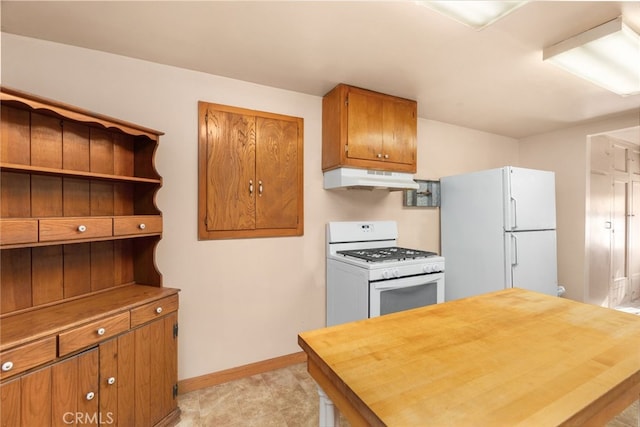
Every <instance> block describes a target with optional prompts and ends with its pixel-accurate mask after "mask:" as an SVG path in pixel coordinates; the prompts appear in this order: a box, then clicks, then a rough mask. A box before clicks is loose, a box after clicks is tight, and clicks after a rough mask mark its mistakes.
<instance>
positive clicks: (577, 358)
mask: <svg viewBox="0 0 640 427" xmlns="http://www.w3.org/2000/svg"><path fill="white" fill-rule="evenodd" d="M298 342H299V344H300V346H301V347H302V348H303V349H304V350H305V352H306V353H307V354H308V357H309V372H310V374H311V375H312V376H313V377H314V379H316V381H318V383H319V384H320V386H321V387H322V388H323V389H324V390H325V392H326V393H327V394H328V395H329V397H330V398H331V399H332V400H333V401H334V403H335V404H336V406H337V407H338V409H339V410H340V411H341V412H343V413H344V414H345V415H346V416H347V418H349V421H351V422H352V424H353V425H386V426H403V427H404V426H422V425H430V426H454V425H455V426H516V425H523V426H524V425H529V426H557V425H580V426H585V425H602V424H604V423H605V422H606V421H607V420H608V419H610V418H612V417H613V416H615V415H616V414H618V413H619V412H621V411H622V410H623V409H624V408H626V407H627V406H629V404H631V403H632V402H633V401H634V400H636V399H638V397H639V396H640V316H634V315H631V314H628V313H622V312H618V311H615V310H612V309H608V308H603V307H597V306H593V305H588V304H583V303H578V302H575V301H571V300H567V299H563V298H556V297H550V296H546V295H542V294H539V293H535V292H530V291H525V290H521V289H508V290H504V291H499V292H495V293H490V294H485V295H481V296H477V297H472V298H466V299H461V300H457V301H452V302H447V303H444V304H438V305H432V306H428V307H424V308H419V309H415V310H409V311H404V312H400V313H394V314H390V315H387V316H382V317H377V318H372V319H367V320H363V321H358V322H352V323H348V324H343V325H338V326H334V327H330V328H324V329H319V330H316V331H310V332H305V333H302V334H300V335H299V338H298ZM354 413H355V414H354ZM350 414H351V415H350Z"/></svg>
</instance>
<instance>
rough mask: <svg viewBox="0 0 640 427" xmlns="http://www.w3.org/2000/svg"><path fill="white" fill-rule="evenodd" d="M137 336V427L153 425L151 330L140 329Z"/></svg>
mask: <svg viewBox="0 0 640 427" xmlns="http://www.w3.org/2000/svg"><path fill="white" fill-rule="evenodd" d="M134 334H135V345H134V347H135V377H134V378H135V384H136V386H135V387H136V391H135V425H150V424H151V414H150V405H151V365H150V362H151V341H150V340H151V329H150V328H149V326H143V327H141V328H138V329H136V330H135V332H134Z"/></svg>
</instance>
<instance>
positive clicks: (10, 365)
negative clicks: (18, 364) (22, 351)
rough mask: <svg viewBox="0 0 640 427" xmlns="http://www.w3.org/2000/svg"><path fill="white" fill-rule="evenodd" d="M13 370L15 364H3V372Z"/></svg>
mask: <svg viewBox="0 0 640 427" xmlns="http://www.w3.org/2000/svg"><path fill="white" fill-rule="evenodd" d="M12 369H13V362H4V363H3V364H2V372H9V371H10V370H12Z"/></svg>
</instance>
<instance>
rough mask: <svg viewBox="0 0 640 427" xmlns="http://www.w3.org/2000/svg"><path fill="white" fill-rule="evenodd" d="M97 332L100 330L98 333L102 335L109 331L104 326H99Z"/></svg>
mask: <svg viewBox="0 0 640 427" xmlns="http://www.w3.org/2000/svg"><path fill="white" fill-rule="evenodd" d="M96 332H98V335H100V336H102V335H104V333H105V332H107V331H106V330H105V329H104V328H99V329H98V330H97V331H96Z"/></svg>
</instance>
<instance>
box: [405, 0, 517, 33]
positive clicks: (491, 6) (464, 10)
mask: <svg viewBox="0 0 640 427" xmlns="http://www.w3.org/2000/svg"><path fill="white" fill-rule="evenodd" d="M417 3H419V4H422V5H424V6H427V7H429V8H431V9H433V10H435V11H438V12H440V13H442V14H444V15H447V16H448V17H450V18H453V19H455V20H456V21H458V22H461V23H463V24H465V25H468V26H470V27H473V28H476V29H481V28H484V27H486V26H487V25H489V24H492V23H494V22H495V21H497V20H498V19H500V18H502V17H503V16H505V15H507V14H508V13H510V12H512V11H513V10H515V9H516V8H518V7H520V6H522V5H523V4H525V3H528V0H525V1H523V0H520V1H468V0H467V1H453V0H448V1H418V2H417Z"/></svg>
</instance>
